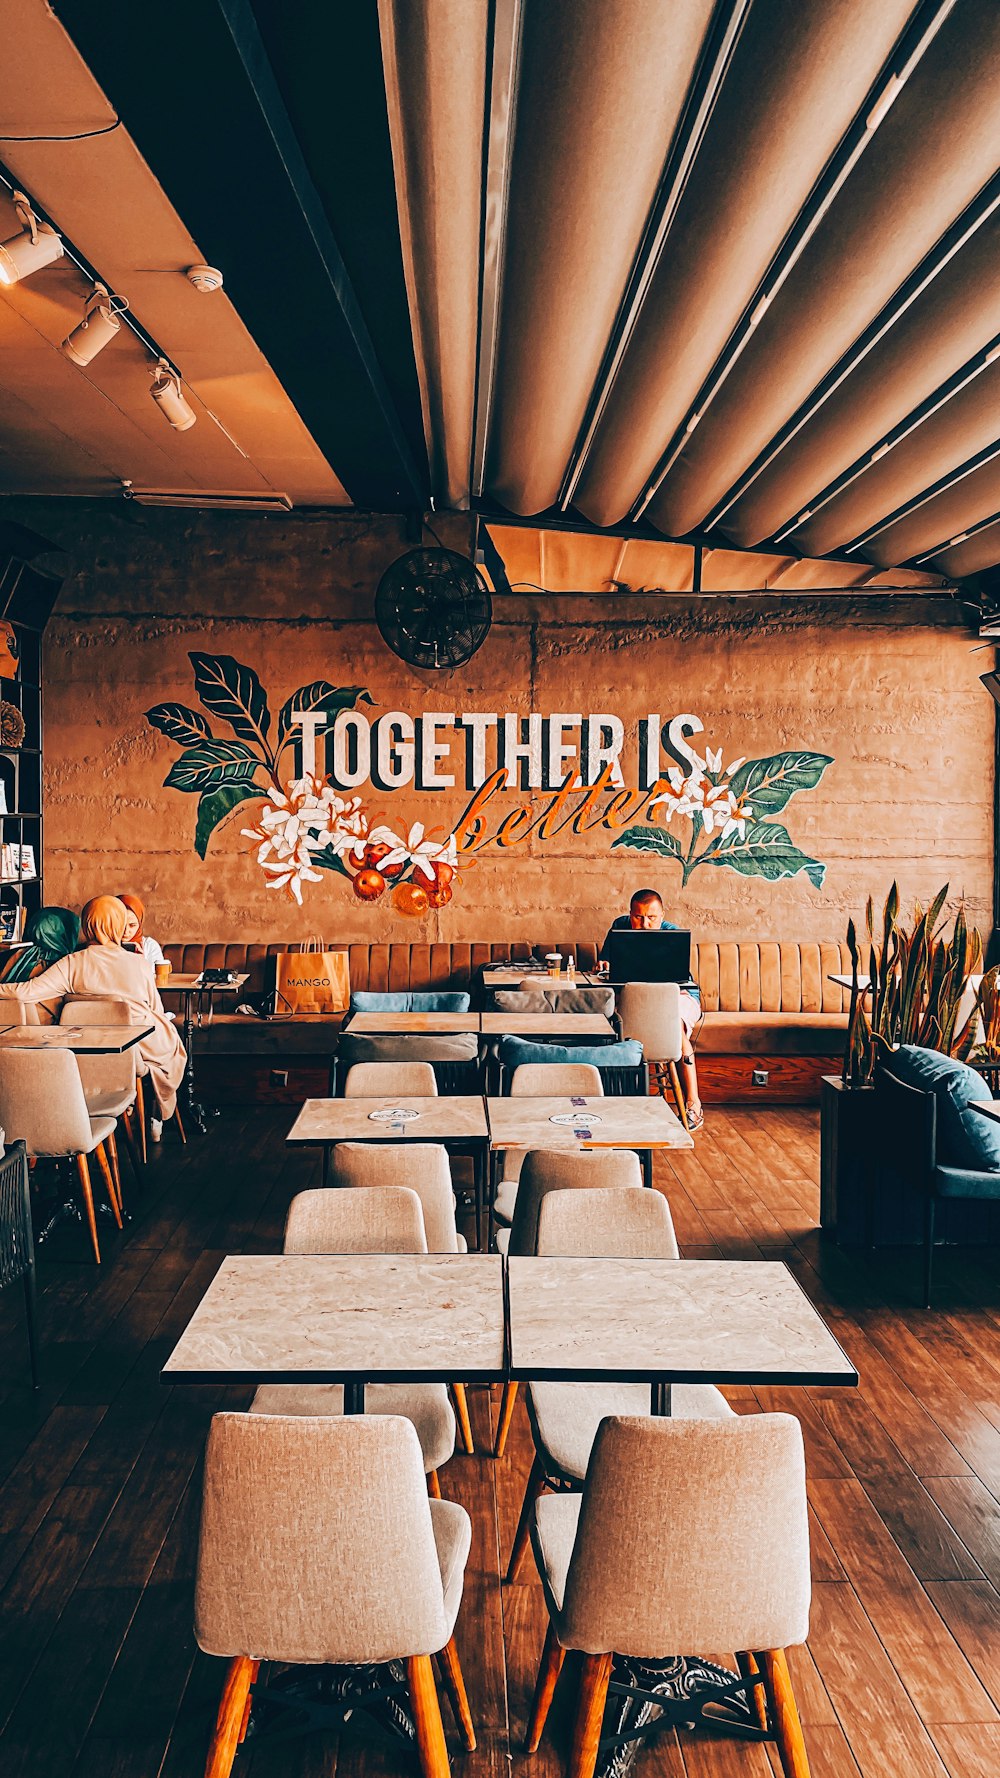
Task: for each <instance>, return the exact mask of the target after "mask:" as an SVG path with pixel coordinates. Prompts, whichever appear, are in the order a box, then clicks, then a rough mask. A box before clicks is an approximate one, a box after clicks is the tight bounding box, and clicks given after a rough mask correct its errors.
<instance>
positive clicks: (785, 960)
mask: <svg viewBox="0 0 1000 1778" xmlns="http://www.w3.org/2000/svg"><path fill="white" fill-rule="evenodd" d="M323 942H324V946H325V948H326V949H327V950H331V951H337V950H347V951H348V952H349V953H350V968H351V990H352V992H354V993H357V992H361V993H376V994H386V993H397V992H398V993H410V992H412V993H426V992H428V991H429V990H432V989H435V988H452V989H454V988H460V989H461V988H469V987H471V986H472V985H473V983H474V981H475V976H476V972H477V970H479V969H481V968H482V966H483V964H484V963H497V962H500V961H502V960H504V959H506V958H508V957H509V958H510V959H511V960H512V961H513V962H515V963H518V962H523V961H524V959H525V958H527V957H531V956H535V957H544V956H545V954H546V952H547V951H561V952H562V954H563V956H564V957H565V956H570V955H574V956H575V957H576V959H577V964H578V967H579V968H580V969H592V968H593V966H594V964H595V963H596V961H597V953H598V951H599V949H600V945H601V940H600V939H596V940H594V939H566V938H563V939H562V940H550V939H546V940H545V941H544V942H543V943H539V944H535V945H531V944H528V943H527V942H524V941H518V942H517V943H514V944H509V945H501V944H392V945H346V946H345V945H340V944H338V943H337V941H336V939H325V940H324V941H323ZM299 948H300V947H299V946H298V945H296V944H270V945H243V944H207V945H206V944H201V945H194V944H188V945H165V946H164V952H165V954H166V957H167V959H168V961H169V962H170V963H172V964H173V967H174V968H175V969H176V970H183V971H192V972H193V971H197V970H199V969H205V968H208V969H215V968H218V969H236V970H246V971H247V973H248V975H249V977H250V980H249V981H248V982H247V985H246V989H245V992H246V993H247V994H260V993H263V991H264V988H265V987H266V986H267V983H266V980H265V968H266V960H267V958H268V957H274V956H276V955H277V953H278V952H279V951H295V950H298V949H299ZM694 958H695V963H694V969H695V974H696V975H697V977H698V981H699V983H700V985H701V997H702V1006H703V1007H704V1010H705V1011H706V1012H844V1011H845V1010H846V1009H847V1007H848V1006H849V1004H850V992H849V990H848V989H845V988H841V987H839V986H838V985H837V983H836V982H832V981H831V980H830V976H831V975H834V974H839V975H843V974H845V973H846V974H848V975H849V974H850V970H851V959H850V954H849V952H848V949H847V946H846V944H839V943H836V942H834V941H831V942H830V943H815V942H812V941H809V942H797V941H795V940H788V941H783V942H780V943H779V942H778V941H777V940H773V941H772V940H766V941H761V942H757V941H754V940H751V939H740V940H736V939H726V940H724V941H720V942H717V941H715V940H702V941H701V942H700V943H699V944H697V945H696V946H695V947H694Z"/></svg>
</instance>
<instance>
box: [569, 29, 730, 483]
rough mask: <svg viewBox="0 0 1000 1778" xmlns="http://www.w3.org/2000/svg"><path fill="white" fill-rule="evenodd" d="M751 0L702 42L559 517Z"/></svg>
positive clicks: (609, 389)
mask: <svg viewBox="0 0 1000 1778" xmlns="http://www.w3.org/2000/svg"><path fill="white" fill-rule="evenodd" d="M751 3H752V0H725V3H724V4H722V5H721V6H720V7H719V10H718V14H717V16H716V18H715V19H714V21H713V24H712V28H711V29H710V31H709V33H708V36H707V37H706V39H705V45H704V48H703V50H702V54H701V57H700V59H699V62H698V66H697V68H696V70H695V73H694V77H693V79H692V82H691V90H690V92H689V94H688V97H687V100H686V103H685V105H684V109H683V111H682V113H681V117H680V121H679V123H678V126H677V130H676V132H675V135H674V139H673V141H672V142H671V144H670V148H669V150H668V153H667V158H666V161H665V162H664V166H663V171H662V174H661V176H660V183H659V186H658V188H657V192H656V196H655V197H654V199H653V204H652V207H651V209H650V213H649V218H648V220H647V223H646V227H645V230H644V231H643V237H642V240H641V241H640V243H639V248H638V251H637V253H636V256H635V261H634V263H633V266H632V270H631V273H630V275H629V280H628V283H627V284H626V286H625V291H624V294H623V296H622V300H621V303H620V305H619V309H618V314H617V316H616V317H615V324H614V327H613V329H612V332H611V338H610V340H609V341H608V346H607V350H606V351H605V354H604V361H603V363H602V365H601V369H600V371H599V373H598V377H597V381H596V383H595V385H594V389H593V392H592V394H591V397H590V400H589V402H588V404H587V411H586V413H585V415H584V418H583V424H582V426H581V428H580V434H579V437H578V439H577V442H576V444H575V446H574V448H573V454H572V456H571V457H570V460H569V463H568V464H567V466H566V474H565V476H564V478H563V485H562V488H561V489H560V492H559V505H560V507H561V508H562V510H563V512H565V511H566V510H567V508H568V507H569V506H571V505H572V502H573V499H574V496H575V494H576V490H577V488H578V487H579V485H580V479H581V477H582V475H583V472H584V469H585V468H586V464H587V458H588V457H589V455H590V450H591V447H592V445H593V442H594V437H595V434H596V432H597V428H598V426H599V425H600V423H601V420H602V418H603V416H604V413H605V410H606V409H607V405H608V402H609V401H610V399H611V394H612V391H613V389H614V385H615V381H616V379H617V376H618V372H619V370H620V369H621V365H622V361H623V359H624V357H625V353H626V351H627V349H628V345H629V342H630V340H631V338H632V334H633V332H634V331H635V326H636V322H637V321H638V319H639V314H640V312H641V309H642V305H643V303H644V302H645V300H646V295H647V293H648V290H649V286H650V284H651V283H652V281H653V278H654V276H655V274H656V269H657V266H658V265H659V263H660V260H661V258H662V256H663V250H664V247H665V246H666V244H667V239H668V236H669V234H670V230H671V228H672V227H673V224H674V219H675V218H676V215H677V212H678V210H679V208H680V204H681V199H682V198H683V196H684V193H685V191H686V189H687V185H688V180H689V179H690V176H691V170H692V168H693V166H694V163H695V159H696V157H697V154H698V150H699V148H700V147H701V144H702V141H703V140H704V136H705V132H706V130H707V129H708V125H709V123H710V121H711V118H712V113H713V112H714V110H715V106H716V102H717V100H718V97H719V94H720V92H721V91H722V84H723V81H724V80H725V77H726V74H727V72H728V70H729V67H730V64H731V62H732V59H733V55H734V54H735V51H736V46H737V44H738V43H739V40H740V36H741V34H742V31H743V27H744V25H745V23H746V20H747V17H748V15H749V12H750V6H751Z"/></svg>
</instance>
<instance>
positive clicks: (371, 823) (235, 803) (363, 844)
mask: <svg viewBox="0 0 1000 1778" xmlns="http://www.w3.org/2000/svg"><path fill="white" fill-rule="evenodd" d="M190 659H191V663H192V666H193V668H194V684H195V692H196V694H197V696H198V699H199V701H200V703H201V704H202V705H203V706H204V709H205V710H206V711H207V712H208V716H206V715H204V714H203V713H202V711H201V710H197V709H193V708H191V707H190V706H188V705H186V704H178V703H163V704H156V705H154V707H153V708H152V709H151V710H147V711H146V720H147V721H148V722H149V723H150V724H151V726H152V727H153V728H155V729H157V730H159V732H160V733H161V734H163V735H165V736H166V737H167V738H168V740H171V741H174V742H175V743H176V744H177V745H178V746H179V747H180V749H181V751H180V753H179V754H178V757H177V758H176V759H175V761H174V763H173V765H172V766H171V768H170V770H169V772H168V773H167V776H166V778H165V780H164V783H165V784H166V786H167V787H168V788H170V789H173V790H180V791H182V792H184V793H186V794H188V795H196V796H197V798H198V805H197V820H196V825H195V839H194V844H195V850H196V851H197V853H198V855H199V857H200V858H204V857H205V856H206V853H207V850H208V845H209V841H210V839H211V836H212V834H213V833H214V831H215V829H216V828H217V827H218V826H219V824H220V823H221V822H222V821H224V820H226V819H227V817H228V816H230V815H231V814H233V812H234V811H235V810H236V809H238V808H239V807H240V806H241V805H242V804H243V803H248V802H255V803H257V804H259V805H260V806H259V808H258V809H256V810H255V811H254V814H253V817H252V819H251V820H250V824H249V825H248V826H246V827H243V828H241V830H240V831H241V835H242V836H243V837H244V838H246V839H247V840H248V841H249V842H250V848H251V849H252V853H253V856H254V858H255V860H256V863H257V865H258V866H259V868H260V870H261V872H262V873H263V876H264V881H265V884H266V886H267V888H268V889H274V890H279V891H280V890H283V891H284V892H285V893H286V894H288V895H289V896H291V897H292V899H293V900H295V901H296V902H298V903H299V905H300V906H301V904H302V891H303V885H304V884H307V883H320V882H322V880H323V872H324V871H332V872H334V873H336V874H339V875H341V876H345V877H347V878H349V880H350V882H351V887H352V890H353V893H354V895H355V896H356V897H357V899H358V900H359V901H365V902H373V901H378V900H379V899H380V898H381V897H382V896H383V895H385V894H388V895H389V897H390V899H391V901H392V905H393V906H394V908H395V909H396V910H397V912H399V913H402V914H407V915H410V916H412V917H416V918H420V917H422V916H423V915H425V914H427V913H429V912H430V910H431V909H435V908H442V907H445V906H446V905H447V903H448V902H450V901H451V899H452V896H453V894H454V891H455V888H456V887H457V886H458V883H459V870H460V867H461V868H466V867H467V866H468V865H469V863H470V858H471V853H472V852H473V851H474V850H478V848H479V847H480V846H481V845H483V844H488V843H490V842H489V838H488V837H487V836H485V835H484V832H483V829H484V824H483V820H482V817H481V816H480V815H476V814H474V811H475V810H477V809H480V808H481V807H482V806H484V804H485V802H486V801H488V800H489V799H490V797H492V795H493V793H494V792H496V791H499V790H502V789H503V788H504V787H505V785H506V783H507V774H506V772H505V770H504V769H503V768H502V767H501V768H500V769H499V770H498V771H496V772H495V773H494V774H493V776H492V777H491V778H490V779H488V780H487V783H486V785H485V787H484V789H482V790H480V791H479V792H478V793H477V796H476V798H475V799H474V801H473V803H472V804H471V805H470V807H469V809H468V810H467V811H466V816H465V817H464V818H463V819H462V820H460V821H459V823H458V825H457V826H456V827H455V829H454V831H452V832H448V831H447V830H446V829H444V828H441V827H429V828H428V827H426V826H425V825H424V824H423V823H422V822H420V821H417V822H414V823H412V824H410V825H409V826H408V827H407V829H406V831H405V832H399V831H397V829H396V827H394V826H393V825H392V824H391V822H390V821H389V820H388V819H387V818H386V817H385V815H384V813H382V812H381V811H375V810H372V809H370V808H369V807H367V806H366V804H365V802H364V801H363V799H362V798H361V797H360V796H352V795H350V794H349V793H345V792H341V791H339V790H338V789H337V788H336V787H335V786H334V785H333V784H331V783H330V782H329V780H327V779H324V778H320V777H318V776H316V775H314V774H313V773H309V772H306V773H305V775H303V776H300V777H286V776H285V774H284V770H283V762H284V761H286V759H287V757H288V755H289V753H290V752H291V754H292V758H293V759H294V757H295V756H294V744H295V742H296V740H297V739H298V738H299V735H300V732H301V721H300V719H301V718H302V717H304V716H306V717H308V715H309V713H310V712H320V711H321V712H323V713H325V719H326V721H327V722H328V723H332V722H333V721H334V720H335V718H336V716H337V715H338V714H341V713H343V712H346V711H357V710H358V709H359V707H360V706H363V705H371V704H372V699H371V698H370V696H369V694H368V692H367V691H365V690H364V688H363V687H361V686H357V685H351V686H335V685H332V684H331V683H330V682H329V681H328V680H325V679H315V680H313V681H311V683H310V684H308V685H303V686H301V687H300V688H299V690H298V691H296V692H293V694H292V696H291V697H290V698H288V699H286V701H285V703H284V704H282V706H281V709H280V710H279V712H278V718H277V722H276V724H275V725H274V733H273V738H272V723H271V712H270V709H269V707H268V701H267V694H266V692H265V690H264V688H263V686H262V685H261V682H260V679H259V677H258V675H257V674H256V673H255V671H254V670H253V668H252V667H248V666H246V665H245V664H244V663H242V662H240V661H237V660H235V659H234V658H233V656H232V655H213V654H202V653H198V652H195V653H192V654H191V656H190ZM209 718H212V719H214V720H215V722H216V723H217V724H218V723H221V724H222V725H223V726H224V728H226V729H228V730H229V731H230V733H231V735H232V737H233V738H232V739H231V738H230V736H229V735H220V734H218V733H216V732H215V730H214V729H213V728H212V726H211V723H210V721H209ZM492 720H493V721H496V718H495V717H494V718H492ZM575 720H576V721H577V722H579V721H580V718H576V719H575ZM678 721H684V722H686V723H688V724H689V725H690V726H689V730H688V732H690V730H691V729H695V730H696V729H698V728H700V721H699V719H697V718H694V717H691V718H683V719H680V718H679V719H678ZM684 751H685V753H686V756H687V757H686V764H685V767H682V766H681V765H674V766H670V767H668V768H667V769H666V770H665V771H663V772H662V774H661V776H660V778H659V780H658V781H657V783H656V784H655V785H654V786H653V787H652V789H650V790H649V791H648V792H645V793H644V792H642V791H638V792H635V793H628V792H621V791H615V792H614V794H613V795H611V798H610V801H609V803H608V805H607V808H606V809H605V811H604V813H603V816H601V817H600V818H599V820H598V821H597V822H596V823H594V822H589V821H588V824H587V826H586V827H585V828H581V827H580V826H578V825H577V821H579V820H582V817H583V813H584V811H583V809H581V810H580V811H579V815H578V817H577V818H576V821H574V822H573V825H574V830H575V831H577V832H580V831H592V829H593V828H594V827H595V826H603V827H605V828H607V829H612V828H615V829H617V828H619V827H620V826H621V822H622V820H623V819H624V820H629V822H630V824H629V825H628V826H626V827H625V830H624V831H623V832H620V833H619V834H618V837H617V838H616V839H614V840H613V841H612V843H611V849H612V850H613V851H616V850H619V849H624V850H626V851H634V852H647V853H653V854H655V855H656V856H657V857H659V858H660V859H662V860H664V861H671V862H674V863H676V864H678V865H679V866H680V871H681V883H682V885H683V884H685V883H687V881H688V880H689V878H690V876H691V874H692V872H693V871H695V870H697V869H699V868H700V867H701V866H702V865H706V864H708V865H714V866H715V867H716V868H724V869H728V870H733V871H737V872H739V873H740V874H741V875H743V876H754V877H759V878H763V879H764V880H766V881H768V882H777V881H778V880H779V879H781V878H785V877H792V876H796V875H798V874H799V873H800V872H801V873H802V874H803V875H805V876H806V878H807V879H808V881H809V882H810V883H811V884H812V885H813V887H814V888H816V889H820V888H821V887H822V885H823V879H824V875H825V871H826V866H825V865H823V864H821V863H820V862H819V860H818V859H815V858H810V857H809V856H808V854H806V853H805V852H803V851H801V850H800V848H799V847H798V846H797V845H796V844H795V842H794V841H793V839H792V837H791V835H790V834H789V832H788V829H787V828H786V827H785V825H784V823H783V822H781V821H776V820H775V819H774V817H775V816H776V815H779V814H781V813H783V811H784V809H785V808H786V806H787V804H788V803H789V801H790V800H791V798H792V797H793V796H795V795H797V794H798V793H799V792H800V791H804V790H813V789H815V787H816V785H817V784H818V783H819V781H820V779H821V778H822V776H823V773H824V772H825V770H826V768H827V766H828V765H830V764H831V763H832V760H831V756H830V755H829V754H826V753H811V752H806V751H801V750H800V751H789V752H781V753H774V754H769V755H767V756H766V757H764V758H761V759H735V760H733V761H731V763H729V764H728V765H727V764H725V763H724V758H723V753H722V751H721V749H720V750H713V749H712V748H711V747H707V746H706V748H705V752H704V754H703V755H702V754H699V753H697V752H695V750H694V749H693V748H692V747H687V746H685V749H684ZM654 770H655V768H654ZM610 772H611V768H610V766H608V767H606V768H605V772H604V774H602V777H601V779H600V781H599V782H598V783H597V784H596V785H591V786H589V787H586V788H585V787H584V786H583V785H582V784H580V783H579V780H577V784H578V789H576V790H574V789H573V788H572V784H571V779H570V778H569V777H567V779H566V781H565V784H564V785H563V787H562V789H561V790H560V791H559V792H558V793H557V796H556V798H555V800H554V803H553V804H552V805H550V807H549V809H548V810H547V811H543V812H542V814H541V815H540V816H539V817H538V818H537V820H531V819H530V817H529V816H525V822H526V823H527V825H526V826H525V827H524V828H523V831H520V832H519V833H518V834H517V837H516V838H514V837H511V836H510V835H509V833H508V832H507V828H508V823H507V822H504V823H503V824H502V825H501V828H500V829H499V830H498V832H497V835H496V836H495V837H496V839H497V843H498V844H500V845H501V846H509V845H513V844H517V843H519V841H520V839H522V838H526V837H527V835H528V834H529V833H530V832H532V831H538V836H539V838H540V839H541V840H544V839H545V838H546V837H547V836H549V835H550V834H551V833H554V832H558V831H560V827H559V826H552V825H551V823H552V821H553V819H554V811H555V809H556V807H558V806H559V805H560V804H561V802H562V799H563V798H564V797H565V796H566V795H567V794H572V795H577V794H580V795H583V796H584V797H585V798H586V803H585V806H586V804H589V803H590V802H591V801H592V800H593V799H594V797H595V796H597V795H599V794H600V793H604V792H608V793H609V794H610V784H609V780H610ZM618 782H619V784H620V783H621V779H620V778H619V780H618ZM630 795H634V797H635V805H634V808H633V809H632V810H631V812H630V816H623V817H621V818H617V816H616V810H617V808H618V806H619V805H620V802H621V799H622V796H624V798H625V801H626V802H628V801H629V798H630ZM640 813H641V815H642V819H641V820H636V819H634V816H636V815H638V814H640ZM248 815H249V811H248ZM569 819H570V820H572V817H570V818H569ZM547 823H548V825H547Z"/></svg>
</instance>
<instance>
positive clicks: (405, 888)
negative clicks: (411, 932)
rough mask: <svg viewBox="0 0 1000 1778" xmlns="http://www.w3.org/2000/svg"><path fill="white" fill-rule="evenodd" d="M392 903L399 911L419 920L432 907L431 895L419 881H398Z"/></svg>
mask: <svg viewBox="0 0 1000 1778" xmlns="http://www.w3.org/2000/svg"><path fill="white" fill-rule="evenodd" d="M392 905H393V907H394V908H395V909H396V911H397V913H400V914H406V915H407V916H408V917H409V918H410V919H411V920H419V919H421V918H422V916H423V915H424V914H426V912H427V909H428V908H429V907H430V905H431V904H430V896H429V895H428V893H427V890H426V889H422V888H421V887H420V884H419V883H397V884H396V887H395V889H394V890H393V892H392Z"/></svg>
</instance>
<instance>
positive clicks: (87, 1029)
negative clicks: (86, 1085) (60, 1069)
mask: <svg viewBox="0 0 1000 1778" xmlns="http://www.w3.org/2000/svg"><path fill="white" fill-rule="evenodd" d="M0 1016H2V1015H0ZM154 1028H155V1027H154V1026H152V1025H5V1026H2V1027H0V1046H2V1047H3V1048H4V1049H15V1050H72V1051H73V1053H74V1055H77V1056H120V1055H122V1053H123V1052H124V1051H125V1050H130V1049H132V1048H134V1046H135V1045H136V1044H137V1043H141V1041H142V1039H143V1038H144V1037H149V1036H151V1035H152V1032H153V1030H154Z"/></svg>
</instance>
